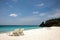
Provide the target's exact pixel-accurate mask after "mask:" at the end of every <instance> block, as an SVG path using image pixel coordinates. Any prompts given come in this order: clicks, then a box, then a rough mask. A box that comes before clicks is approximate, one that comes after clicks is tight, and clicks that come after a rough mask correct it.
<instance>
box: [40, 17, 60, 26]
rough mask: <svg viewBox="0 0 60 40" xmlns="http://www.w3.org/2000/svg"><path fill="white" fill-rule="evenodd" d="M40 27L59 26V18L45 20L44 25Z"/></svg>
mask: <svg viewBox="0 0 60 40" xmlns="http://www.w3.org/2000/svg"><path fill="white" fill-rule="evenodd" d="M40 26H47V27H50V26H60V18H55V19H50V20H47V21H46V22H45V23H44V24H43V22H42V23H41V24H40Z"/></svg>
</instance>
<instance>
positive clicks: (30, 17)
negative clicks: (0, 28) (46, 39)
mask: <svg viewBox="0 0 60 40" xmlns="http://www.w3.org/2000/svg"><path fill="white" fill-rule="evenodd" d="M58 17H60V0H0V25H39V24H40V23H41V22H42V21H46V20H48V19H52V18H58Z"/></svg>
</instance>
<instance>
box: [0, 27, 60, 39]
mask: <svg viewBox="0 0 60 40" xmlns="http://www.w3.org/2000/svg"><path fill="white" fill-rule="evenodd" d="M50 28H51V29H49V28H48V29H47V28H38V29H32V30H26V31H24V35H23V36H8V33H1V34H0V40H60V27H50Z"/></svg>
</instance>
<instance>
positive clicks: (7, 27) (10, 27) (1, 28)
mask: <svg viewBox="0 0 60 40" xmlns="http://www.w3.org/2000/svg"><path fill="white" fill-rule="evenodd" d="M17 28H19V29H21V28H24V30H30V29H36V28H40V27H39V26H38V25H0V33H3V32H9V31H13V30H14V29H17Z"/></svg>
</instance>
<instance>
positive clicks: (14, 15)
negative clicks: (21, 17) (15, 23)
mask: <svg viewBox="0 0 60 40" xmlns="http://www.w3.org/2000/svg"><path fill="white" fill-rule="evenodd" d="M9 16H12V17H17V16H18V15H17V14H15V13H13V14H10V15H9Z"/></svg>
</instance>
